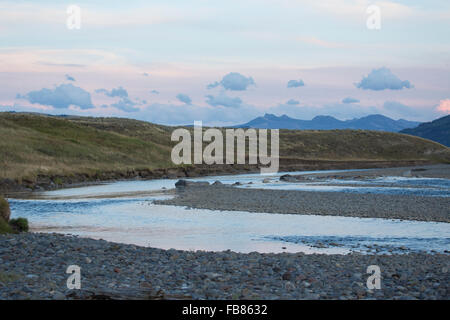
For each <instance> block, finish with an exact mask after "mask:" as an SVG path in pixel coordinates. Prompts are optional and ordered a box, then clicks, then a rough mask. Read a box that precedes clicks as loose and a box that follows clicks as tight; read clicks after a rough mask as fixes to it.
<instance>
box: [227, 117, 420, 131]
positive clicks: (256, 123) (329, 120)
mask: <svg viewBox="0 0 450 320" xmlns="http://www.w3.org/2000/svg"><path fill="white" fill-rule="evenodd" d="M419 124H420V122H416V121H409V120H404V119H399V120H393V119H391V118H389V117H386V116H384V115H381V114H372V115H368V116H365V117H361V118H354V119H351V120H339V119H336V118H334V117H332V116H329V115H319V116H316V117H314V118H313V119H312V120H301V119H295V118H291V117H289V116H287V115H285V114H283V115H281V116H276V115H274V114H271V113H266V114H264V116H262V117H257V118H255V119H253V120H250V121H249V122H247V123H244V124H241V125H237V126H234V127H235V128H256V129H291V130H336V129H353V130H358V129H361V130H377V131H388V132H399V131H401V130H404V129H407V128H413V127H417V126H418V125H419Z"/></svg>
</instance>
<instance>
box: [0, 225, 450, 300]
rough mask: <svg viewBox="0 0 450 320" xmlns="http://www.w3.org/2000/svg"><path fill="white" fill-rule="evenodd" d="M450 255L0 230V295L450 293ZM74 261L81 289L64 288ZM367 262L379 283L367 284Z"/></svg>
mask: <svg viewBox="0 0 450 320" xmlns="http://www.w3.org/2000/svg"><path fill="white" fill-rule="evenodd" d="M449 262H450V259H449V255H448V254H447V253H445V254H416V253H409V254H404V255H361V254H349V255H319V254H311V255H306V254H302V253H298V254H289V253H282V254H261V253H249V254H240V253H234V252H231V251H224V252H204V251H195V252H193V251H192V252H190V251H179V250H161V249H155V248H146V247H138V246H134V245H126V244H116V243H110V242H107V241H104V240H93V239H84V238H79V237H74V236H64V235H58V234H39V233H26V234H19V235H4V236H0V299H449V298H450V295H449V283H450V276H449V273H448V268H449ZM69 265H78V266H80V267H81V289H80V290H77V289H72V290H69V289H67V285H66V281H67V278H68V277H69V275H68V274H66V269H67V267H68V266H69ZM369 265H378V266H379V267H380V270H381V289H379V290H377V289H375V290H369V289H367V286H366V281H367V278H368V277H369V274H367V273H366V271H367V267H368V266H369Z"/></svg>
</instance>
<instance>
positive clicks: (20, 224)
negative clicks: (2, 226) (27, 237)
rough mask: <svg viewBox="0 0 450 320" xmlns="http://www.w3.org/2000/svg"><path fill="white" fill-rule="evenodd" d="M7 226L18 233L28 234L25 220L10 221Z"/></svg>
mask: <svg viewBox="0 0 450 320" xmlns="http://www.w3.org/2000/svg"><path fill="white" fill-rule="evenodd" d="M9 225H10V226H11V227H12V228H13V229H14V230H16V231H18V232H28V220H27V219H25V218H17V219H11V220H9Z"/></svg>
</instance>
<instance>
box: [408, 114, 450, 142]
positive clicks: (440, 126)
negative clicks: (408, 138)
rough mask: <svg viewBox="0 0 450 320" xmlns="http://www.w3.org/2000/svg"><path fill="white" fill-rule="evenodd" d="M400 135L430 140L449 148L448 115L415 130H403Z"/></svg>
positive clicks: (423, 124) (449, 128) (449, 118)
mask: <svg viewBox="0 0 450 320" xmlns="http://www.w3.org/2000/svg"><path fill="white" fill-rule="evenodd" d="M402 133H406V134H411V135H414V136H418V137H422V138H426V139H430V140H433V141H436V142H439V143H441V144H443V145H445V146H447V147H450V115H448V116H445V117H442V118H439V119H436V120H434V121H431V122H426V123H422V124H420V125H419V126H418V127H416V128H412V129H405V130H403V131H402Z"/></svg>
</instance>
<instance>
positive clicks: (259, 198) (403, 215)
mask: <svg viewBox="0 0 450 320" xmlns="http://www.w3.org/2000/svg"><path fill="white" fill-rule="evenodd" d="M155 203H157V204H164V205H177V206H187V207H193V208H200V209H210V210H237V211H250V212H268V213H287V214H306V215H311V214H313V215H332V216H347V217H366V218H388V219H404V220H419V221H439V222H450V197H446V198H444V197H423V196H411V195H388V194H350V193H342V192H316V191H314V192H309V191H297V190H295V191H292V190H266V189H245V188H235V187H232V186H224V185H211V186H203V185H201V184H199V185H195V184H193V185H189V186H188V187H181V188H178V189H177V196H176V197H174V198H172V199H168V200H160V201H155Z"/></svg>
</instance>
